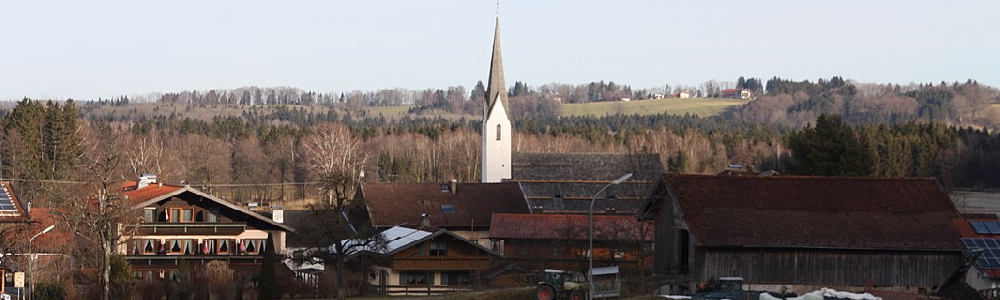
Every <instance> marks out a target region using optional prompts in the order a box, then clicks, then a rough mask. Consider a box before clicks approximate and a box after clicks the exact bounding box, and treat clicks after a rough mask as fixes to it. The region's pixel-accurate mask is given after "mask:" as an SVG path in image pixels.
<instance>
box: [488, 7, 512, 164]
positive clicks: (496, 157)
mask: <svg viewBox="0 0 1000 300" xmlns="http://www.w3.org/2000/svg"><path fill="white" fill-rule="evenodd" d="M485 104H486V105H485V106H484V109H483V166H482V167H483V173H482V177H483V182H500V181H502V180H503V179H510V178H511V176H510V169H511V166H510V165H511V145H512V144H513V143H512V142H511V130H512V129H513V126H511V124H510V104H509V103H508V102H507V85H506V84H505V83H504V79H503V60H502V59H501V58H500V15H499V14H497V20H496V30H495V31H494V32H493V57H492V58H491V61H490V79H489V83H488V84H487V85H486V103H485Z"/></svg>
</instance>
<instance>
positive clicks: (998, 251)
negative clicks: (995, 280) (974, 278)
mask: <svg viewBox="0 0 1000 300" xmlns="http://www.w3.org/2000/svg"><path fill="white" fill-rule="evenodd" d="M962 244H964V245H965V247H966V248H967V249H968V250H969V253H971V254H973V255H978V257H977V258H976V266H977V267H979V269H980V270H1000V239H979V238H965V239H962Z"/></svg>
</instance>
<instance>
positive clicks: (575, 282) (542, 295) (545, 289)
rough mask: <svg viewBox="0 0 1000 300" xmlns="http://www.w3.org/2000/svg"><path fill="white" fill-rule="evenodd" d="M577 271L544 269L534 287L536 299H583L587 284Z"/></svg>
mask: <svg viewBox="0 0 1000 300" xmlns="http://www.w3.org/2000/svg"><path fill="white" fill-rule="evenodd" d="M586 281H587V280H586V279H585V278H584V277H583V274H580V273H579V272H572V271H564V270H552V269H546V270H545V272H544V273H542V281H539V282H538V286H537V287H536V288H535V297H536V298H537V299H538V300H585V299H587V284H586Z"/></svg>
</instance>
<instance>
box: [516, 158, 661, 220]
mask: <svg viewBox="0 0 1000 300" xmlns="http://www.w3.org/2000/svg"><path fill="white" fill-rule="evenodd" d="M511 171H512V176H513V179H512V180H511V181H514V182H518V184H520V186H521V191H522V192H523V193H524V196H525V199H526V200H527V201H528V207H529V208H530V209H531V210H532V212H536V213H537V212H557V213H580V212H587V211H589V210H590V202H591V200H594V199H593V198H594V196H595V194H596V193H597V192H598V191H600V190H601V188H603V187H604V186H606V185H608V183H610V182H611V181H612V180H615V179H617V178H618V177H620V176H622V175H623V174H626V173H632V178H630V179H629V180H627V181H625V182H622V183H621V184H618V185H612V186H608V187H607V189H605V190H604V191H603V192H601V194H599V195H596V196H597V199H596V200H595V201H594V209H595V210H598V211H602V212H603V211H609V212H610V211H614V212H615V213H620V214H621V213H624V214H628V213H636V212H639V210H640V209H641V208H642V207H643V205H644V203H645V198H646V196H648V193H649V191H650V189H651V188H652V187H653V186H654V184H655V183H656V182H658V181H659V179H660V178H661V176H663V173H664V168H663V163H662V162H660V156H659V155H658V154H627V153H515V154H514V158H513V163H512V170H511Z"/></svg>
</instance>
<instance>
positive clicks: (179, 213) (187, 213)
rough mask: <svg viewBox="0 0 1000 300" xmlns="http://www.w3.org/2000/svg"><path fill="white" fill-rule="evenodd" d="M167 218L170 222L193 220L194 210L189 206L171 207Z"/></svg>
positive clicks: (188, 221)
mask: <svg viewBox="0 0 1000 300" xmlns="http://www.w3.org/2000/svg"><path fill="white" fill-rule="evenodd" d="M168 220H169V221H170V222H175V223H177V222H183V223H190V222H194V210H192V209H190V208H171V209H170V215H169V218H168Z"/></svg>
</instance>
